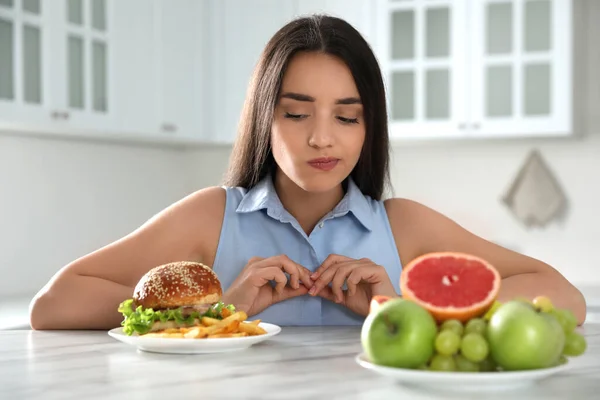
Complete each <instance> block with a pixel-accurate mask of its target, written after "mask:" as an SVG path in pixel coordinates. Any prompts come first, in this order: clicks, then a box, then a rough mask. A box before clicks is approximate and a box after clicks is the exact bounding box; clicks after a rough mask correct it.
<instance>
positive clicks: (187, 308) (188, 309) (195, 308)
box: [150, 304, 212, 332]
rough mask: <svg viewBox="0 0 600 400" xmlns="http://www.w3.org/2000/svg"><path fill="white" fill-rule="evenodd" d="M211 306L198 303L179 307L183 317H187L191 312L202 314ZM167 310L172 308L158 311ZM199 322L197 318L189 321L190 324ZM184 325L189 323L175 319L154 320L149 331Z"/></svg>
mask: <svg viewBox="0 0 600 400" xmlns="http://www.w3.org/2000/svg"><path fill="white" fill-rule="evenodd" d="M211 306H212V304H199V305H194V306H183V307H181V314H182V315H183V316H184V317H189V316H190V315H191V314H192V313H193V312H198V313H200V314H203V313H205V312H206V311H208V309H209V308H210V307H211ZM168 310H172V309H170V308H164V309H161V310H160V311H168ZM157 311H158V310H157ZM199 324H200V320H199V319H198V318H196V319H194V322H192V323H191V325H199ZM185 326H190V324H180V323H179V322H177V321H166V322H161V321H156V322H155V323H154V324H152V327H151V328H150V332H157V331H162V330H165V329H175V328H181V327H185Z"/></svg>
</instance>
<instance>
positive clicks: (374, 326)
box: [361, 298, 437, 368]
mask: <svg viewBox="0 0 600 400" xmlns="http://www.w3.org/2000/svg"><path fill="white" fill-rule="evenodd" d="M436 334H437V324H436V322H435V319H434V318H433V316H432V315H431V314H430V313H429V312H428V311H427V310H426V309H424V308H423V307H421V306H420V305H418V304H416V303H414V302H412V301H410V300H405V299H402V298H396V299H392V300H388V301H386V302H385V303H383V304H381V305H380V306H379V307H377V309H376V310H374V311H373V312H372V313H370V314H369V315H368V316H367V318H366V319H365V321H364V323H363V326H362V330H361V343H362V346H363V349H364V351H365V353H366V354H367V356H368V357H369V359H370V360H371V361H372V362H373V363H375V364H377V365H384V366H389V367H397V368H418V367H420V366H421V365H423V364H425V363H426V362H427V361H429V359H430V358H431V356H432V355H433V352H434V343H435V337H436Z"/></svg>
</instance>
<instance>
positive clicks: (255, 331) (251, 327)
mask: <svg viewBox="0 0 600 400" xmlns="http://www.w3.org/2000/svg"><path fill="white" fill-rule="evenodd" d="M238 329H239V330H240V332H245V333H247V334H248V335H250V336H255V335H263V334H265V333H267V331H265V330H264V329H263V328H261V327H260V326H258V324H253V323H251V322H242V323H241V324H240V326H239V328H238Z"/></svg>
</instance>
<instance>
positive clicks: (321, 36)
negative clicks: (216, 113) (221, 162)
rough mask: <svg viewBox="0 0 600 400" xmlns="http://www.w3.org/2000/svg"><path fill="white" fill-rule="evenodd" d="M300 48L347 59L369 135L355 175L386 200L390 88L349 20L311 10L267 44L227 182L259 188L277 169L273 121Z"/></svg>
mask: <svg viewBox="0 0 600 400" xmlns="http://www.w3.org/2000/svg"><path fill="white" fill-rule="evenodd" d="M300 51H318V52H323V53H326V54H330V55H333V56H335V57H338V58H339V59H341V60H342V61H344V62H345V63H346V65H347V66H348V68H349V69H350V72H351V73H352V76H353V77H354V81H355V83H356V87H357V89H358V93H359V95H360V98H361V102H362V104H363V110H364V111H363V113H364V119H365V125H366V126H365V127H366V135H365V142H364V145H363V148H362V151H361V155H360V158H359V160H358V163H357V164H356V166H355V167H354V169H353V170H352V172H351V174H350V176H351V177H352V179H353V180H354V182H355V183H356V184H357V186H358V187H359V188H360V190H361V191H362V193H363V194H365V195H368V196H370V197H372V198H373V199H375V200H379V199H381V197H382V195H383V192H384V189H385V187H386V185H388V184H389V171H388V168H389V139H388V126H387V106H386V98H385V88H384V84H383V79H382V76H381V71H380V69H379V65H378V63H377V60H376V58H375V55H374V54H373V52H372V50H371V48H370V47H369V45H368V43H367V42H366V41H365V40H364V38H363V37H362V36H361V34H360V33H359V32H358V31H357V30H356V29H354V27H352V25H350V24H349V23H347V22H346V21H344V20H342V19H339V18H336V17H331V16H325V15H312V16H308V17H302V18H298V19H295V20H293V21H291V22H289V23H288V24H287V25H285V26H284V27H282V28H281V29H280V30H279V31H277V33H275V35H274V36H273V37H272V38H271V40H270V41H269V42H268V43H267V45H266V47H265V49H264V50H263V53H262V54H261V57H260V59H259V61H258V63H257V65H256V68H255V70H254V74H253V76H252V79H251V81H250V84H249V87H248V92H247V96H246V102H245V104H244V108H243V111H242V116H241V120H240V124H239V131H238V136H237V139H236V142H235V144H234V146H233V150H232V154H231V158H230V163H229V170H228V172H227V176H226V179H225V185H228V186H240V187H244V188H247V189H250V188H252V187H254V186H255V185H256V184H257V183H258V182H259V181H260V180H261V179H263V178H264V177H265V176H266V175H267V174H269V173H273V172H274V171H275V168H276V163H275V159H274V158H273V154H272V153H271V140H270V139H271V125H272V122H273V113H274V109H275V107H276V105H277V101H278V97H279V94H280V90H281V82H282V80H283V75H284V73H285V71H286V68H287V65H288V63H289V61H290V59H291V58H292V57H293V56H294V55H295V54H296V53H298V52H300Z"/></svg>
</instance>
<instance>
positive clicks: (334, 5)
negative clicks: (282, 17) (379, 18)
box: [294, 0, 375, 41]
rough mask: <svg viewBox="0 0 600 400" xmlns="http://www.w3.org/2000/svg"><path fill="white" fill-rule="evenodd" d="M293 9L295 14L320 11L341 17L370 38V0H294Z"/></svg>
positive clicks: (300, 14)
mask: <svg viewBox="0 0 600 400" xmlns="http://www.w3.org/2000/svg"><path fill="white" fill-rule="evenodd" d="M294 9H295V12H294V14H295V15H296V16H302V15H307V14H315V13H319V14H321V13H322V14H327V15H332V16H335V17H339V18H342V19H344V20H346V21H347V22H348V23H349V24H351V25H352V26H353V27H354V28H356V29H357V30H358V31H359V32H360V33H361V34H362V35H363V36H364V37H365V39H366V40H367V41H370V39H371V19H372V16H371V12H374V10H375V7H374V6H373V1H371V0H295V5H294Z"/></svg>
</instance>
